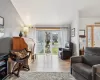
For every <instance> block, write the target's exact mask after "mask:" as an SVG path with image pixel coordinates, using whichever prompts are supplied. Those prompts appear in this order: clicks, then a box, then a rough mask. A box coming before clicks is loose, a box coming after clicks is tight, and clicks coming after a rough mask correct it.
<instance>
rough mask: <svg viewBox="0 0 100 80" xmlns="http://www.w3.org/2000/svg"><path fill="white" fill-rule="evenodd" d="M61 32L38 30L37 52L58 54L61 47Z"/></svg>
mask: <svg viewBox="0 0 100 80" xmlns="http://www.w3.org/2000/svg"><path fill="white" fill-rule="evenodd" d="M59 32H60V31H54V30H53V31H49V30H45V31H42V30H40V31H37V33H36V37H37V39H36V41H37V42H36V46H37V47H36V49H37V50H36V52H37V54H44V53H45V54H47V53H52V54H53V55H57V54H58V47H59Z"/></svg>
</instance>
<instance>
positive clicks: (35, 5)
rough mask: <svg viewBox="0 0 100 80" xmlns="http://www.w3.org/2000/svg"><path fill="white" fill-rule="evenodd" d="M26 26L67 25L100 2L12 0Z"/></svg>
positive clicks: (95, 0) (94, 0) (82, 0)
mask: <svg viewBox="0 0 100 80" xmlns="http://www.w3.org/2000/svg"><path fill="white" fill-rule="evenodd" d="M11 1H12V3H13V5H14V6H15V8H16V10H17V11H18V13H19V15H20V16H21V18H22V19H23V21H24V22H25V24H31V25H34V24H65V23H69V22H71V21H72V20H73V16H74V14H75V12H76V11H78V10H80V11H81V12H82V10H84V11H86V10H85V9H87V8H88V7H90V6H96V5H100V0H11Z"/></svg>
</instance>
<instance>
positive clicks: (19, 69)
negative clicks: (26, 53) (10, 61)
mask: <svg viewBox="0 0 100 80" xmlns="http://www.w3.org/2000/svg"><path fill="white" fill-rule="evenodd" d="M21 68H22V64H21V63H19V68H18V72H17V76H18V77H19V72H20V71H21Z"/></svg>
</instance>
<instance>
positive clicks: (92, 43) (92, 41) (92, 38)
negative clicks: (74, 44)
mask: <svg viewBox="0 0 100 80" xmlns="http://www.w3.org/2000/svg"><path fill="white" fill-rule="evenodd" d="M88 27H91V47H94V35H95V34H94V27H100V25H87V26H86V46H87V47H88Z"/></svg>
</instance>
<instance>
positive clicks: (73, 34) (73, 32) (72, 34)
mask: <svg viewBox="0 0 100 80" xmlns="http://www.w3.org/2000/svg"><path fill="white" fill-rule="evenodd" d="M71 36H72V37H75V28H73V29H72V30H71Z"/></svg>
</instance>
